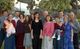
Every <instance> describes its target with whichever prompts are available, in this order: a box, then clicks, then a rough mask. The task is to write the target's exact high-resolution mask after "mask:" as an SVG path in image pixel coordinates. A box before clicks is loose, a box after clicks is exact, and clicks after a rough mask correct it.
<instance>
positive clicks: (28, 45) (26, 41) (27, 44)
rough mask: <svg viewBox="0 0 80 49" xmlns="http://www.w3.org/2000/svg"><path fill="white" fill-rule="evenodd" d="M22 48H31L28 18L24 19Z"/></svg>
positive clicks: (29, 21)
mask: <svg viewBox="0 0 80 49" xmlns="http://www.w3.org/2000/svg"><path fill="white" fill-rule="evenodd" d="M24 32H25V35H24V43H23V44H24V46H25V49H31V48H32V39H31V20H30V17H29V16H26V17H25V21H24Z"/></svg>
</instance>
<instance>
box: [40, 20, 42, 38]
mask: <svg viewBox="0 0 80 49" xmlns="http://www.w3.org/2000/svg"><path fill="white" fill-rule="evenodd" d="M40 27H41V30H40V38H41V39H42V38H43V36H42V30H43V24H42V21H40Z"/></svg>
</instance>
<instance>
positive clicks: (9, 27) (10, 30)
mask: <svg viewBox="0 0 80 49" xmlns="http://www.w3.org/2000/svg"><path fill="white" fill-rule="evenodd" d="M4 24H5V29H6V33H7V34H6V36H7V37H10V36H11V35H12V34H14V33H15V32H16V31H15V27H14V26H13V24H12V23H11V22H10V21H9V20H5V21H4Z"/></svg>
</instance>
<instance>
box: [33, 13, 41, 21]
mask: <svg viewBox="0 0 80 49" xmlns="http://www.w3.org/2000/svg"><path fill="white" fill-rule="evenodd" d="M36 14H39V12H35V13H34V20H35V18H36V17H35V15H36ZM39 15H40V14H39ZM38 19H40V17H39V18H38Z"/></svg>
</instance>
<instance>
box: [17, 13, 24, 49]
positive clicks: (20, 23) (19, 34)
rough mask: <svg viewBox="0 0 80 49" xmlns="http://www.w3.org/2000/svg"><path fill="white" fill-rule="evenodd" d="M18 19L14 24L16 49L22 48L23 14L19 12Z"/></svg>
mask: <svg viewBox="0 0 80 49" xmlns="http://www.w3.org/2000/svg"><path fill="white" fill-rule="evenodd" d="M19 18H20V19H19V20H18V22H17V26H16V49H24V47H23V39H24V20H25V18H24V15H23V14H20V16H19Z"/></svg>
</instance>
